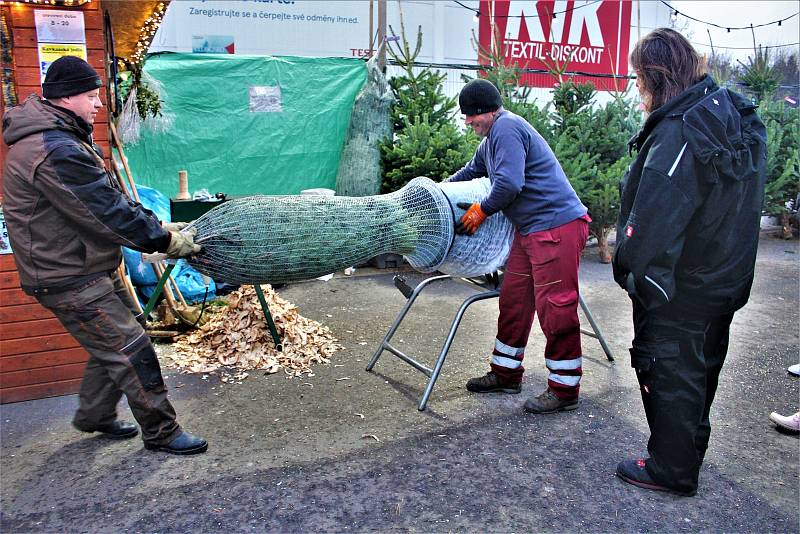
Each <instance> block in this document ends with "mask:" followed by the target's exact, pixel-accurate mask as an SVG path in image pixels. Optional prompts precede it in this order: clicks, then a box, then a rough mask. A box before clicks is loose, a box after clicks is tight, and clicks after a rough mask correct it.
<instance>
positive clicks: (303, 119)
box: [125, 54, 367, 197]
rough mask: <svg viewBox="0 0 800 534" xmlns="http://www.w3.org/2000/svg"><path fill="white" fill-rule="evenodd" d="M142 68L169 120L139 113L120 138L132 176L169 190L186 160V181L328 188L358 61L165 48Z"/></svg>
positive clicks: (227, 189)
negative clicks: (131, 140)
mask: <svg viewBox="0 0 800 534" xmlns="http://www.w3.org/2000/svg"><path fill="white" fill-rule="evenodd" d="M144 69H145V72H146V73H147V74H148V75H149V76H151V77H152V78H153V79H154V80H156V81H157V82H158V87H159V89H160V96H161V98H162V100H163V106H162V107H163V113H164V114H165V115H166V116H167V118H168V120H167V121H166V122H167V123H168V124H169V127H168V128H167V129H166V131H156V130H157V129H156V130H153V129H150V128H148V126H147V122H145V124H144V125H143V127H142V128H141V132H140V140H139V141H138V142H137V143H136V144H133V145H129V146H126V147H125V150H126V155H127V157H128V160H129V163H130V165H131V168H132V170H133V172H134V175H135V177H136V178H137V180H138V182H139V183H141V184H143V185H147V186H150V187H153V188H155V189H158V190H159V191H161V192H162V193H164V194H166V195H167V196H169V197H174V196H175V194H176V193H177V191H178V179H177V176H178V171H179V170H181V169H185V170H187V171H188V172H189V190H190V191H196V190H198V189H203V188H204V189H207V190H208V191H209V192H210V193H211V194H214V193H216V192H224V193H227V194H229V195H251V194H268V195H274V194H297V193H300V191H302V190H304V189H312V188H319V187H324V188H328V189H334V188H335V185H336V174H337V169H338V167H339V159H340V155H341V152H342V147H343V145H344V140H345V134H346V132H347V128H348V125H349V123H350V118H351V113H352V109H353V102H354V100H355V97H356V94H357V93H358V92H359V90H360V89H361V87H362V86H363V85H364V80H365V78H366V73H367V71H366V68H365V64H364V62H363V61H361V60H358V59H347V58H307V57H271V56H235V55H217V54H163V55H157V56H153V57H150V58H149V59H148V60H147V62H146V64H145V67H144ZM160 123H161V124H163V123H164V121H163V120H162V121H160Z"/></svg>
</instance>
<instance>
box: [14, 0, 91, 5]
mask: <svg viewBox="0 0 800 534" xmlns="http://www.w3.org/2000/svg"><path fill="white" fill-rule="evenodd" d="M91 2H92V0H13V1H12V0H0V5H12V4H13V5H22V6H24V5H26V4H35V5H44V6H82V5H83V4H90V3H91Z"/></svg>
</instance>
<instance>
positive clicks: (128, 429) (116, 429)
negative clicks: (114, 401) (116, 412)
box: [72, 421, 139, 439]
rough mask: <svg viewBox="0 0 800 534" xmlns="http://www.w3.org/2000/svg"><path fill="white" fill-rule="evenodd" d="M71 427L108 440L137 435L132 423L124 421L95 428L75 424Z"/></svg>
mask: <svg viewBox="0 0 800 534" xmlns="http://www.w3.org/2000/svg"><path fill="white" fill-rule="evenodd" d="M72 426H74V427H75V428H77V429H78V430H80V431H81V432H88V433H92V432H100V434H101V435H102V436H103V437H105V438H108V439H128V438H132V437H134V436H135V435H136V434H138V433H139V429H138V428H136V425H134V424H133V423H128V422H126V421H114V422H113V423H111V424H110V425H105V426H96V427H91V428H89V427H80V426H78V425H76V424H75V423H72Z"/></svg>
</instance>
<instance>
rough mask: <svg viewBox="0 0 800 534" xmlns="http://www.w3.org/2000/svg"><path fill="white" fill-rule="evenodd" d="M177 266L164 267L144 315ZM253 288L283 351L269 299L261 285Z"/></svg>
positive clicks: (278, 348) (152, 305)
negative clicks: (270, 309)
mask: <svg viewBox="0 0 800 534" xmlns="http://www.w3.org/2000/svg"><path fill="white" fill-rule="evenodd" d="M174 268H175V264H174V263H168V264H167V268H166V269H164V274H163V275H161V278H160V279H159V280H158V283H157V284H156V289H155V291H153V294H152V295H150V299H149V300H148V301H147V304H146V305H145V307H144V312H143V313H144V317H145V319H147V317H149V316H150V312H151V311H153V307H154V306H155V305H156V302H157V301H158V297H159V296H161V291H162V290H163V289H164V284H166V283H167V279H168V278H169V275H170V273H172V270H173V269H174ZM253 289H255V290H256V295H257V296H258V301H259V302H260V303H261V309H262V310H263V311H264V317H265V318H266V319H267V326H268V327H269V333H270V334H271V335H272V341H273V342H274V343H275V349H276V350H277V351H278V352H282V351H283V343H281V337H280V336H279V335H278V329H277V328H275V321H274V320H273V319H272V314H271V313H270V311H269V306H267V299H265V298H264V292H263V291H262V290H261V286H260V285H258V284H256V285H254V286H253Z"/></svg>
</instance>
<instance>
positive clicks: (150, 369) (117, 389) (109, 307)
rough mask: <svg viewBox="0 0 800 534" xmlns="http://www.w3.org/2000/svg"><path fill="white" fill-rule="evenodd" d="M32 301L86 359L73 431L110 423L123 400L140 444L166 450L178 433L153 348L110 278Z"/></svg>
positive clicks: (119, 285)
mask: <svg viewBox="0 0 800 534" xmlns="http://www.w3.org/2000/svg"><path fill="white" fill-rule="evenodd" d="M37 298H38V299H39V302H40V303H41V304H42V305H43V306H44V307H46V308H48V309H49V310H50V311H52V312H53V314H55V316H56V317H58V320H59V321H61V324H63V325H64V328H66V329H67V331H68V332H69V333H70V334H72V335H73V337H74V338H75V339H76V340H77V341H78V343H80V344H81V346H82V347H83V348H84V349H86V352H88V353H89V361H88V362H86V369H85V371H84V374H83V381H82V382H81V390H80V396H79V399H80V405H79V407H78V411H77V412H76V413H75V418H74V420H73V424H74V425H75V426H76V427H78V428H80V429H83V430H91V429H95V428H98V427H103V426H105V425H108V424H111V423H113V422H114V421H115V420H116V419H117V403H118V402H119V400H120V399H121V398H122V395H123V394H124V395H125V396H126V397H127V399H128V405H129V406H130V408H131V412H132V413H133V416H134V417H135V418H136V421H137V422H138V423H139V425H140V426H141V428H142V439H143V440H144V441H145V442H147V443H152V444H153V445H166V444H167V443H169V442H170V441H172V440H173V439H175V438H176V437H177V436H178V435H179V434H180V433H181V427H180V425H178V422H177V420H176V415H175V410H174V408H173V407H172V404H170V402H169V400H168V399H167V388H166V386H165V385H164V380H163V378H162V376H161V367H160V365H159V363H158V358H157V357H156V353H155V350H154V349H153V345H152V344H151V343H150V338H149V337H147V333H146V332H145V331H144V329H143V328H142V325H141V323H140V322H139V321H138V320H137V317H136V316H135V315H134V314H135V313H136V312H135V311H134V310H135V309H134V304H133V301H132V300H131V296H130V294H129V293H128V291H127V290H126V289H125V286H124V285H123V283H122V280H120V278H119V276H118V275H117V274H116V273H113V274H112V275H110V276H104V277H101V278H97V279H95V280H92V281H91V282H88V283H87V284H85V285H83V286H80V287H76V288H74V289H70V290H67V291H65V292H63V293H57V294H51V295H41V296H39V297H37ZM139 319H141V320H142V321H143V318H141V317H139Z"/></svg>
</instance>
